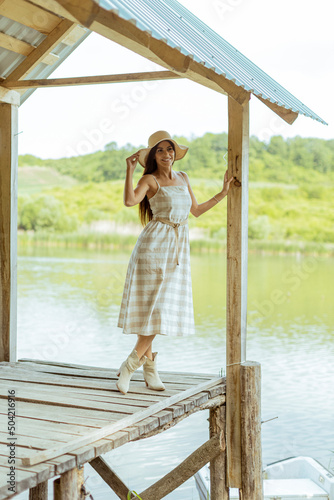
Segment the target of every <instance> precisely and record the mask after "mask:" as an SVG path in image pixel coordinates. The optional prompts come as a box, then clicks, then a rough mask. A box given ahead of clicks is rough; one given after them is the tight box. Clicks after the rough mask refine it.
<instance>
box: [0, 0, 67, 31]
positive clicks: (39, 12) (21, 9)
mask: <svg viewBox="0 0 334 500" xmlns="http://www.w3.org/2000/svg"><path fill="white" fill-rule="evenodd" d="M0 14H1V15H2V16H5V17H8V18H9V19H12V20H13V21H16V22H18V23H20V24H23V25H24V26H28V27H29V28H33V29H34V30H36V31H39V32H40V33H43V34H44V35H47V34H48V33H50V32H51V31H52V30H54V29H55V27H56V26H57V24H58V23H59V21H60V19H59V17H57V16H56V15H55V14H54V13H52V12H47V11H45V10H43V9H41V8H40V7H36V5H32V4H30V3H29V2H25V1H24V0H2V1H1V0H0Z"/></svg>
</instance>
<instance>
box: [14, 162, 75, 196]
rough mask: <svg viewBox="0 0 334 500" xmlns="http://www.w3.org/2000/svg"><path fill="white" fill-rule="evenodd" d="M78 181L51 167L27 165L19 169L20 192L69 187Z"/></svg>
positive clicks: (29, 192) (26, 192)
mask: <svg viewBox="0 0 334 500" xmlns="http://www.w3.org/2000/svg"><path fill="white" fill-rule="evenodd" d="M77 183H78V180H77V179H74V178H73V177H69V176H67V175H62V174H61V173H60V172H59V171H58V170H56V169H54V168H50V167H41V166H25V167H22V168H20V169H19V174H18V186H19V193H20V194H31V193H38V192H40V191H42V190H45V189H46V188H53V187H57V186H59V187H69V186H74V185H75V184H77Z"/></svg>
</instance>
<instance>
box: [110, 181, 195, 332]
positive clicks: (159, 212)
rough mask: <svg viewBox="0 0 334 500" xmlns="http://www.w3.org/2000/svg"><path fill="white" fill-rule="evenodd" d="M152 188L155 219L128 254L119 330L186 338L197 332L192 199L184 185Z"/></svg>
mask: <svg viewBox="0 0 334 500" xmlns="http://www.w3.org/2000/svg"><path fill="white" fill-rule="evenodd" d="M155 180H156V179H155ZM156 182H157V184H158V191H157V192H156V194H155V195H154V196H152V198H150V200H149V203H150V206H151V209H152V213H153V219H152V220H151V221H149V223H148V224H147V225H146V226H145V228H144V229H143V231H142V232H141V234H140V235H139V237H138V240H137V243H136V245H135V247H134V249H133V252H132V254H131V257H130V261H129V265H128V269H127V273H126V278H125V285H124V290H123V297H122V302H121V308H120V313H119V318H118V324H117V326H118V327H120V328H123V333H126V334H128V333H134V334H137V335H155V334H160V335H175V336H183V335H189V334H191V333H194V329H195V328H194V312H193V299H192V287H191V274H190V251H189V232H188V224H187V223H186V222H185V221H186V220H187V218H188V215H189V211H190V208H191V204H192V202H191V197H190V194H189V190H188V186H187V184H186V183H185V184H183V185H178V186H160V185H159V183H158V181H157V180H156ZM158 219H163V221H164V222H163V221H161V220H158ZM168 222H169V224H168ZM173 223H174V226H173ZM175 223H176V224H175ZM180 223H181V224H182V223H183V224H184V225H180V226H178V224H180ZM170 224H172V225H170Z"/></svg>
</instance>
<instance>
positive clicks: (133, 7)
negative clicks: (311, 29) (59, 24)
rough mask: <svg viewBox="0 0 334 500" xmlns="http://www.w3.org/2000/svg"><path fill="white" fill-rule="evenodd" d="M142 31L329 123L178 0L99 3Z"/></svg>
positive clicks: (255, 90) (254, 89)
mask: <svg viewBox="0 0 334 500" xmlns="http://www.w3.org/2000/svg"><path fill="white" fill-rule="evenodd" d="M95 1H96V3H98V4H99V5H100V6H101V7H103V8H104V9H106V10H112V11H114V12H115V13H116V14H117V15H118V16H120V17H121V18H122V19H125V20H128V21H132V22H133V23H135V25H136V26H137V27H138V28H139V29H140V30H142V31H145V32H147V33H149V34H150V35H151V36H152V37H154V38H156V39H158V40H164V41H165V42H166V43H167V44H168V45H169V46H170V47H173V48H175V47H177V48H178V49H179V50H180V51H181V52H182V53H183V54H184V55H186V56H189V57H191V58H193V59H194V60H195V61H197V62H199V63H201V64H203V65H204V66H206V67H208V68H212V69H214V71H215V72H216V73H217V74H219V75H223V76H224V77H225V78H227V79H228V80H231V81H232V82H234V83H235V84H236V85H238V86H239V87H242V88H243V89H245V90H246V91H248V92H251V93H253V94H254V95H256V96H259V97H262V98H263V99H265V100H268V101H270V102H271V103H276V104H278V105H279V106H282V107H284V108H286V109H288V110H292V111H295V112H297V113H300V114H303V115H305V116H308V117H310V118H313V119H314V120H317V121H319V122H321V123H323V124H325V125H327V123H326V122H325V121H324V120H323V119H322V118H320V116H318V115H317V114H316V113H314V112H313V111H312V110H311V109H309V108H308V107H307V106H305V104H303V103H302V102H301V101H299V99H297V98H296V97H294V96H293V95H292V94H291V93H290V92H288V91H287V90H286V89H285V88H284V87H282V86H281V85H280V84H279V83H278V82H276V81H275V80H273V79H272V78H271V77H270V76H269V75H267V74H266V73H265V72H264V71H262V70H261V69H260V68H259V67H258V66H256V64H254V63H252V61H250V60H249V59H248V58H247V57H245V56H244V55H243V54H241V53H240V52H239V51H238V50H237V49H236V48H234V47H233V46H232V45H231V44H229V43H228V42H227V41H226V40H224V39H223V38H222V37H221V36H220V35H218V33H216V32H215V31H214V30H212V29H211V28H210V27H209V26H207V25H206V24H205V23H203V22H202V21H201V20H200V19H199V18H198V17H196V16H195V15H194V14H192V13H191V12H190V11H189V10H188V9H186V8H185V7H183V5H181V4H180V3H179V2H177V1H176V0H95Z"/></svg>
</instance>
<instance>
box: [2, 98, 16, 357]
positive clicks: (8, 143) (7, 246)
mask: <svg viewBox="0 0 334 500" xmlns="http://www.w3.org/2000/svg"><path fill="white" fill-rule="evenodd" d="M17 126H18V107H17V106H16V105H13V104H9V103H4V102H0V151H1V155H0V361H16V337H17V173H18V147H17Z"/></svg>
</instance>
